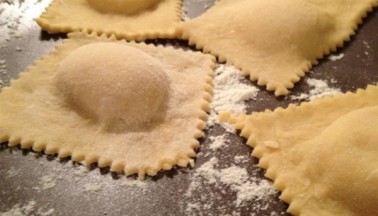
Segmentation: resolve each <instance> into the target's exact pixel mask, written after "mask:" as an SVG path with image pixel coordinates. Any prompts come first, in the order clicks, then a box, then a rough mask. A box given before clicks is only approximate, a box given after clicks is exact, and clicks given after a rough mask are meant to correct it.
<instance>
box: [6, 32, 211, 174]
mask: <svg viewBox="0 0 378 216" xmlns="http://www.w3.org/2000/svg"><path fill="white" fill-rule="evenodd" d="M72 39H103V40H108V41H118V42H124V43H126V42H127V41H126V40H117V39H116V37H115V36H114V35H111V36H110V37H109V36H107V35H106V34H102V35H100V36H98V35H97V34H96V33H95V32H92V33H88V32H74V33H69V34H68V38H67V39H64V40H63V43H62V44H60V45H58V46H56V47H54V48H53V50H52V51H51V52H49V53H48V54H46V55H44V56H43V57H42V58H40V59H39V60H36V61H34V62H33V64H32V65H31V66H29V67H28V68H27V69H26V71H25V72H22V73H21V74H20V78H21V77H22V76H25V75H26V74H28V73H27V72H29V71H30V70H31V69H32V68H34V67H35V65H36V64H37V63H38V62H41V61H43V60H44V59H45V58H46V57H48V56H50V55H55V54H56V52H57V51H58V49H59V47H61V46H63V45H64V43H65V41H67V40H72ZM131 43H134V44H138V45H142V46H149V47H155V48H159V49H171V50H181V51H182V52H191V53H197V54H201V55H204V56H207V58H208V60H207V62H208V63H209V65H208V67H209V70H208V74H207V78H206V83H205V84H204V87H203V90H204V91H203V96H202V103H201V104H200V109H199V112H198V114H197V115H198V116H197V117H196V118H197V119H198V120H197V124H196V131H195V133H194V136H193V142H192V143H190V146H191V148H192V149H191V150H190V151H187V152H178V153H177V155H176V156H175V157H174V158H165V159H162V160H160V161H158V162H156V163H155V164H158V165H157V166H149V167H144V168H141V169H138V168H136V167H128V166H127V163H125V162H124V161H115V160H112V159H109V158H105V157H101V156H100V155H99V154H92V153H90V154H86V153H84V152H82V151H75V150H74V149H68V148H59V147H56V146H54V144H53V143H46V142H40V141H38V140H31V139H29V138H25V137H22V135H19V134H9V133H7V132H6V129H0V143H5V142H8V144H7V145H8V146H9V147H12V146H17V145H19V146H20V147H21V148H22V149H32V150H33V151H35V152H42V151H43V152H44V153H45V154H47V155H57V156H58V157H59V158H67V157H71V159H72V161H75V162H79V163H83V162H84V163H85V164H87V165H90V164H94V163H97V166H98V167H99V168H103V167H109V168H110V171H112V172H117V173H122V172H123V173H124V174H125V175H126V176H129V175H133V174H137V175H138V179H140V180H143V179H144V178H145V176H146V175H149V176H155V175H157V173H158V172H159V171H161V170H170V169H172V168H173V167H174V166H176V165H178V166H181V167H187V166H188V165H190V166H193V165H194V160H193V159H192V158H194V157H195V156H196V153H195V149H196V148H198V147H199V145H200V143H199V141H198V139H199V138H201V137H203V136H204V133H203V131H202V130H203V129H204V128H205V126H206V119H207V116H208V112H209V110H210V101H211V98H212V90H213V84H212V83H213V76H214V73H213V71H214V69H215V67H216V59H215V57H214V56H211V55H207V54H203V53H201V52H198V51H191V50H190V51H186V50H183V49H182V48H174V47H165V46H163V45H158V46H155V45H153V44H145V43H143V42H142V43H137V42H131ZM16 82H18V80H11V85H10V86H9V87H5V88H4V89H3V91H7V90H8V89H9V88H10V87H11V86H12V85H13V84H14V83H16Z"/></svg>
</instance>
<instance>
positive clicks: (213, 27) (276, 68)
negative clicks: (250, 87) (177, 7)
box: [181, 0, 378, 96]
mask: <svg viewBox="0 0 378 216" xmlns="http://www.w3.org/2000/svg"><path fill="white" fill-rule="evenodd" d="M376 5H378V1H377V0H361V1H356V0H334V1H322V0H288V1H276V0H264V1H261V0H222V1H218V2H217V3H216V5H215V6H214V7H213V8H210V9H209V10H208V11H207V12H206V13H205V14H203V15H201V16H200V17H198V18H195V19H193V20H190V21H189V22H186V23H184V24H183V25H182V26H181V32H182V37H183V38H184V39H188V40H189V42H190V44H195V45H196V46H197V48H200V49H203V50H204V51H205V52H210V53H212V54H214V55H216V56H218V57H219V59H220V60H221V61H227V62H228V63H231V64H233V65H235V66H237V67H239V68H240V69H241V71H242V73H243V74H244V75H247V76H249V77H250V79H251V80H253V81H257V82H258V84H259V85H265V86H266V87H267V89H268V90H270V91H274V92H275V95H277V96H278V95H286V94H288V89H290V88H292V87H293V84H294V83H295V82H297V81H298V80H299V79H300V77H301V76H304V73H305V72H307V71H308V70H309V69H310V68H311V66H312V65H313V64H316V63H317V59H318V58H321V57H323V55H325V54H328V53H329V52H331V51H334V50H335V49H336V48H337V47H340V46H342V45H343V42H344V41H346V40H349V38H350V36H351V35H353V34H354V33H355V30H356V29H357V24H359V23H361V18H362V17H364V16H365V15H366V13H367V12H368V11H370V10H372V8H373V7H374V6H376Z"/></svg>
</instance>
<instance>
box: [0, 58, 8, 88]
mask: <svg viewBox="0 0 378 216" xmlns="http://www.w3.org/2000/svg"><path fill="white" fill-rule="evenodd" d="M4 75H7V61H6V60H5V59H0V89H1V88H2V87H4V85H5V81H4V80H3V79H4Z"/></svg>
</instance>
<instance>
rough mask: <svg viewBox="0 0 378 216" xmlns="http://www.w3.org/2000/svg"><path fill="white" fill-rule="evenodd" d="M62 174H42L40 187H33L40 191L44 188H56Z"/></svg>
mask: <svg viewBox="0 0 378 216" xmlns="http://www.w3.org/2000/svg"><path fill="white" fill-rule="evenodd" d="M62 178H63V177H62V176H57V175H53V174H50V175H45V176H42V178H41V180H40V181H39V185H40V186H39V187H33V189H35V190H37V191H38V192H40V191H43V190H48V189H51V188H54V187H55V186H56V184H57V182H58V181H59V180H61V179H62Z"/></svg>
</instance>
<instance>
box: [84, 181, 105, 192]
mask: <svg viewBox="0 0 378 216" xmlns="http://www.w3.org/2000/svg"><path fill="white" fill-rule="evenodd" d="M101 190H102V184H99V183H86V184H85V185H84V192H98V191H101Z"/></svg>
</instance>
